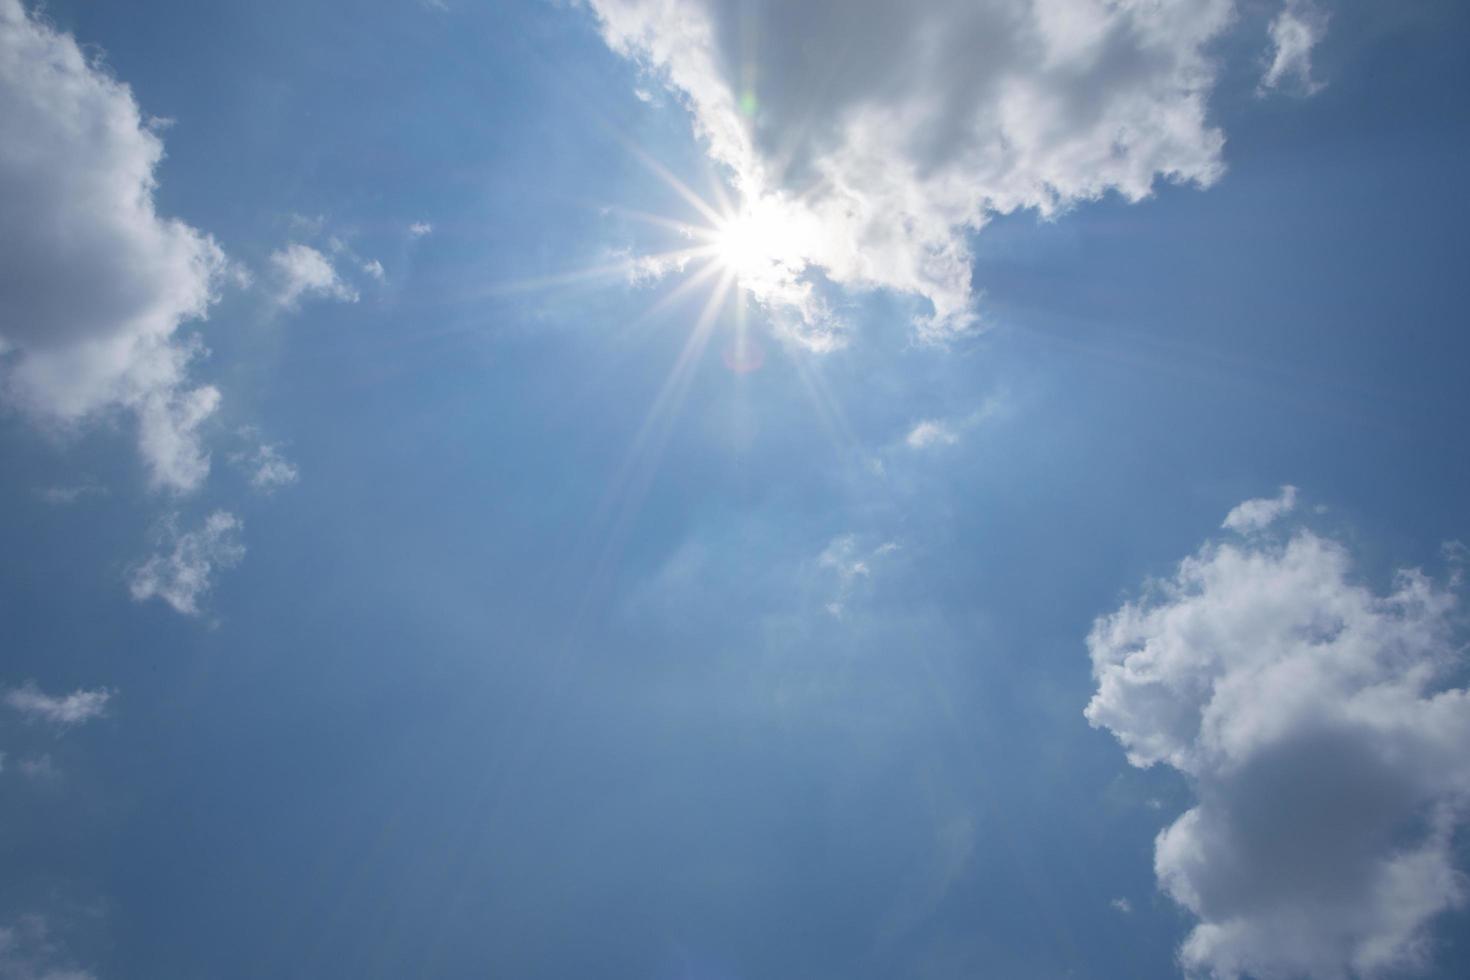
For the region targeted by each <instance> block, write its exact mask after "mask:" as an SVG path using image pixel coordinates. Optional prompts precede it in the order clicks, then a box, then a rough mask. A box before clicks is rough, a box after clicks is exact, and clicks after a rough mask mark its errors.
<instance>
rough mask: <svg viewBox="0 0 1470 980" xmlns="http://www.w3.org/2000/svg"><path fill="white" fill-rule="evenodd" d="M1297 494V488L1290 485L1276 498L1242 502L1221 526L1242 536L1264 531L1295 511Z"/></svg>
mask: <svg viewBox="0 0 1470 980" xmlns="http://www.w3.org/2000/svg"><path fill="white" fill-rule="evenodd" d="M1296 494H1297V489H1296V487H1293V486H1291V485H1289V484H1288V485H1287V486H1283V487H1282V488H1281V493H1280V494H1278V495H1277V496H1275V497H1257V498H1256V499H1254V500H1246V501H1242V502H1241V503H1239V504H1236V505H1235V506H1234V507H1232V508H1231V509H1230V513H1228V514H1226V515H1225V520H1224V522H1223V523H1221V525H1220V526H1221V527H1222V528H1224V529H1226V530H1227V531H1238V532H1240V533H1241V534H1246V533H1249V532H1251V531H1260V530H1263V529H1264V528H1267V527H1270V526H1271V525H1272V524H1274V523H1275V522H1276V521H1277V520H1278V519H1279V518H1281V517H1284V516H1285V515H1287V514H1289V513H1291V512H1292V510H1293V509H1295V507H1296Z"/></svg>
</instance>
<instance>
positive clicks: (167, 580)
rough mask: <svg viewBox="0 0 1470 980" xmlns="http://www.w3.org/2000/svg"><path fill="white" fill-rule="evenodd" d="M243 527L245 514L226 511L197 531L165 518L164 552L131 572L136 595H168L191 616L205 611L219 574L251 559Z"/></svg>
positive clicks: (172, 603) (211, 517)
mask: <svg viewBox="0 0 1470 980" xmlns="http://www.w3.org/2000/svg"><path fill="white" fill-rule="evenodd" d="M241 527H242V524H241V522H240V519H239V518H237V517H235V515H233V514H230V513H228V512H226V511H222V510H217V511H215V512H214V513H212V514H210V515H209V516H208V517H207V518H205V520H204V523H203V524H201V525H200V526H199V527H198V528H196V529H194V530H192V531H180V530H179V528H178V522H177V520H173V519H170V520H169V521H167V522H165V523H164V525H163V528H162V532H161V534H160V536H159V537H160V542H159V544H160V548H159V550H158V551H157V552H156V553H155V554H154V555H152V556H151V557H149V558H148V559H147V560H146V561H144V562H142V563H141V564H139V565H137V566H135V567H134V568H133V570H132V574H131V575H130V576H129V583H128V584H129V587H130V589H131V591H132V594H133V598H134V599H136V600H137V601H139V602H144V601H146V600H148V599H162V600H163V601H164V602H166V603H168V604H169V605H170V606H172V607H173V608H174V610H175V611H177V612H179V613H182V614H183V615H185V616H197V615H199V611H200V609H199V600H200V599H201V598H203V596H204V595H205V594H206V593H208V591H209V589H210V587H211V586H212V584H213V582H212V577H213V575H214V573H215V572H216V571H217V570H219V569H221V568H230V567H232V566H234V565H236V564H238V563H239V562H240V559H242V558H244V557H245V546H244V545H243V544H242V543H241V542H240V530H241Z"/></svg>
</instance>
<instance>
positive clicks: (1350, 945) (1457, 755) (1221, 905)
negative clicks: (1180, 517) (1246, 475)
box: [1086, 529, 1470, 980]
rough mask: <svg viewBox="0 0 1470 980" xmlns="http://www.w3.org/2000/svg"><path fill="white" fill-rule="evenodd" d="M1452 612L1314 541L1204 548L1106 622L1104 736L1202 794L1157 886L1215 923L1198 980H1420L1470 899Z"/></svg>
mask: <svg viewBox="0 0 1470 980" xmlns="http://www.w3.org/2000/svg"><path fill="white" fill-rule="evenodd" d="M1455 607H1456V598H1455V595H1454V593H1453V591H1452V590H1451V589H1450V588H1448V587H1445V586H1441V585H1437V584H1436V583H1435V582H1433V581H1431V580H1430V579H1429V578H1427V577H1426V576H1425V575H1424V574H1422V573H1421V572H1419V571H1415V570H1409V571H1401V572H1399V573H1398V575H1397V576H1396V578H1395V579H1394V582H1393V585H1392V587H1391V588H1390V589H1389V590H1388V591H1387V593H1386V594H1378V593H1376V592H1375V591H1373V590H1371V589H1370V588H1369V587H1367V586H1366V585H1364V584H1362V583H1361V582H1360V581H1358V579H1357V578H1356V577H1355V575H1354V573H1353V562H1352V559H1351V556H1350V555H1349V553H1348V551H1347V550H1346V549H1345V548H1344V547H1343V546H1342V545H1341V544H1339V543H1337V542H1335V541H1333V540H1330V539H1326V538H1323V537H1321V536H1319V535H1317V534H1315V533H1313V532H1311V531H1308V530H1302V529H1298V530H1295V531H1294V532H1292V533H1289V534H1286V535H1284V536H1281V535H1278V536H1276V537H1273V538H1271V539H1267V538H1265V537H1264V536H1255V537H1251V538H1248V539H1246V540H1245V541H1244V542H1241V541H1239V540H1236V541H1227V542H1213V543H1207V544H1206V545H1205V546H1204V547H1202V548H1201V550H1200V551H1199V552H1198V553H1197V554H1195V555H1193V556H1191V557H1189V558H1187V559H1185V560H1184V561H1183V562H1182V563H1181V564H1180V566H1179V568H1178V569H1177V571H1176V572H1175V574H1174V575H1173V577H1171V578H1169V579H1167V580H1165V581H1161V582H1157V583H1154V584H1153V585H1152V587H1151V588H1150V589H1149V591H1148V594H1146V595H1145V596H1144V597H1143V598H1141V599H1139V600H1137V601H1133V602H1128V603H1125V604H1124V605H1123V607H1122V608H1121V609H1119V610H1118V611H1117V612H1115V613H1113V614H1111V615H1108V616H1104V617H1102V618H1100V619H1099V620H1097V622H1096V623H1095V624H1094V626H1093V629H1092V632H1091V634H1090V635H1089V637H1088V640H1087V643H1088V648H1089V650H1090V652H1091V656H1092V665H1093V673H1094V676H1095V678H1096V680H1097V685H1098V687H1097V692H1096V695H1095V696H1094V697H1093V699H1092V701H1091V703H1090V704H1089V705H1088V706H1087V711H1086V715H1087V718H1088V720H1089V721H1090V722H1091V723H1092V724H1093V725H1094V726H1098V727H1103V728H1107V729H1108V730H1110V731H1111V732H1112V733H1113V734H1114V735H1115V736H1116V737H1117V738H1118V740H1119V741H1120V742H1121V743H1122V745H1123V747H1124V748H1125V749H1126V751H1127V755H1128V759H1129V761H1130V762H1131V763H1132V764H1133V765H1135V766H1141V767H1142V766H1151V765H1155V764H1164V765H1168V766H1172V767H1173V768H1175V769H1177V770H1179V771H1180V772H1181V773H1184V774H1185V775H1187V776H1188V777H1189V778H1190V781H1191V785H1192V786H1193V788H1194V791H1195V793H1196V795H1197V797H1198V801H1197V803H1196V805H1195V806H1194V807H1193V808H1191V809H1190V810H1189V811H1188V812H1186V813H1185V814H1184V815H1183V816H1181V817H1180V818H1179V819H1178V820H1176V821H1175V822H1174V823H1173V824H1172V825H1171V826H1169V827H1168V828H1166V829H1165V830H1164V831H1163V832H1162V833H1161V834H1159V836H1158V838H1157V841H1156V844H1155V852H1154V869H1155V873H1156V875H1157V877H1158V880H1159V883H1160V886H1161V887H1162V888H1163V890H1164V891H1165V892H1167V893H1168V894H1169V895H1170V896H1171V897H1172V898H1173V899H1174V900H1175V901H1177V902H1178V903H1180V904H1181V905H1182V906H1184V907H1185V908H1187V909H1188V910H1189V911H1190V912H1192V913H1193V914H1194V915H1195V916H1196V917H1197V918H1198V920H1199V922H1198V924H1197V925H1196V926H1195V927H1194V929H1193V930H1192V931H1191V932H1190V934H1189V936H1188V937H1187V939H1186V941H1185V943H1184V945H1183V947H1182V949H1181V950H1180V957H1181V960H1182V962H1183V964H1184V966H1185V968H1186V969H1187V970H1188V971H1189V972H1191V973H1194V974H1199V975H1209V976H1214V977H1230V978H1235V977H1241V976H1244V975H1249V976H1252V977H1255V978H1257V980H1275V978H1283V980H1284V978H1288V977H1293V978H1294V977H1308V978H1321V980H1326V978H1333V980H1337V978H1341V977H1344V976H1345V975H1348V974H1350V973H1351V974H1354V975H1358V976H1375V975H1379V974H1381V973H1384V972H1388V971H1392V970H1396V969H1401V968H1413V967H1418V966H1422V965H1424V963H1425V961H1426V959H1427V957H1428V952H1429V948H1428V940H1427V937H1426V929H1427V926H1428V924H1429V922H1430V921H1431V920H1432V919H1433V918H1434V916H1436V915H1437V914H1439V913H1441V912H1443V911H1445V910H1447V909H1450V908H1452V907H1455V906H1458V905H1460V904H1461V903H1462V902H1463V901H1464V897H1465V887H1464V879H1463V877H1462V876H1461V874H1460V873H1459V872H1458V871H1457V870H1456V868H1455V865H1454V847H1453V840H1452V838H1453V835H1454V832H1455V829H1456V828H1457V827H1459V826H1461V825H1463V823H1464V822H1465V820H1466V818H1467V815H1470V752H1467V751H1466V750H1467V748H1470V692H1467V691H1465V690H1461V689H1451V688H1448V686H1447V684H1446V678H1447V677H1448V676H1450V674H1451V672H1453V671H1454V670H1457V669H1458V668H1459V667H1460V666H1462V661H1461V657H1462V647H1461V646H1460V644H1459V641H1458V640H1457V638H1456V635H1455V631H1454V630H1455Z"/></svg>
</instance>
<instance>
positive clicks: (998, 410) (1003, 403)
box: [903, 395, 1008, 449]
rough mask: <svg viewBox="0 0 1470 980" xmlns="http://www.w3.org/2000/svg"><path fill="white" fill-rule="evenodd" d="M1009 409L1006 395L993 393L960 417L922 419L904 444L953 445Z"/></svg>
mask: <svg viewBox="0 0 1470 980" xmlns="http://www.w3.org/2000/svg"><path fill="white" fill-rule="evenodd" d="M1006 411H1008V407H1007V399H1006V397H1005V396H1004V395H992V396H991V397H989V398H987V399H985V402H984V404H982V405H981V406H980V407H979V408H977V409H976V410H975V411H973V412H971V413H970V414H969V415H966V416H963V417H960V418H948V419H921V420H920V421H918V422H916V423H914V426H913V428H911V429H909V431H908V435H906V436H904V440H903V441H904V444H905V445H906V446H908V447H909V448H910V449H930V448H933V447H935V446H953V445H955V444H956V443H958V442H959V441H960V437H961V435H962V434H964V433H965V432H967V431H969V430H970V429H973V428H975V427H977V426H980V425H983V424H984V423H986V422H989V421H991V420H992V419H994V418H996V417H998V416H1000V415H1003V414H1004V413H1005V412H1006Z"/></svg>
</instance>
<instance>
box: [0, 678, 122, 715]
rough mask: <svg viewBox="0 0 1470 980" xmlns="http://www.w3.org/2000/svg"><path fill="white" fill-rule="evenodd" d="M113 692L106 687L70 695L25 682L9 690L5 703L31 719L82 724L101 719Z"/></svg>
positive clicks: (6, 693) (78, 690) (75, 692)
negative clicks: (49, 692) (46, 690)
mask: <svg viewBox="0 0 1470 980" xmlns="http://www.w3.org/2000/svg"><path fill="white" fill-rule="evenodd" d="M111 698H112V692H111V691H109V690H107V689H106V688H104V687H99V688H96V689H95V690H91V691H88V690H85V689H82V688H79V689H77V690H75V691H73V692H71V693H70V694H63V695H54V694H47V693H45V692H44V691H42V690H41V689H40V688H38V687H36V685H35V684H34V683H28V684H23V685H21V686H20V687H16V688H11V689H10V690H9V691H6V692H5V703H6V705H8V706H9V707H10V708H11V709H13V710H15V711H18V712H20V714H21V715H23V716H24V717H25V719H26V720H27V721H45V722H50V723H51V724H53V725H63V726H71V725H80V724H82V723H83V722H86V721H91V720H92V719H93V718H100V717H102V715H103V714H104V713H105V712H106V711H107V702H108V701H109V700H111Z"/></svg>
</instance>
